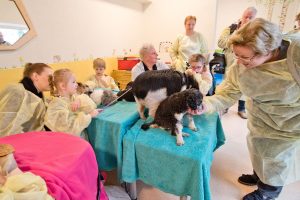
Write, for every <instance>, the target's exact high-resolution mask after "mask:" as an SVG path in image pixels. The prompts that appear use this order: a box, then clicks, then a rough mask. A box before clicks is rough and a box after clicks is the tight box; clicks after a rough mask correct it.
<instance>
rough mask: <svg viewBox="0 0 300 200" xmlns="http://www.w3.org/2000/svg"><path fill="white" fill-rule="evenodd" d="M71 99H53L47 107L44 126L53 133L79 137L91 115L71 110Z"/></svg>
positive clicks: (88, 122)
mask: <svg viewBox="0 0 300 200" xmlns="http://www.w3.org/2000/svg"><path fill="white" fill-rule="evenodd" d="M70 105H71V99H69V98H66V97H54V98H53V99H52V100H51V102H50V103H49V105H48V108H47V112H46V115H45V125H46V126H47V127H48V128H49V129H50V130H51V131H55V132H65V133H70V134H72V135H76V136H81V133H82V131H83V130H84V129H85V128H86V127H88V125H89V124H90V122H91V115H89V114H86V113H84V112H82V111H80V110H78V111H76V112H73V111H72V110H71V107H70Z"/></svg>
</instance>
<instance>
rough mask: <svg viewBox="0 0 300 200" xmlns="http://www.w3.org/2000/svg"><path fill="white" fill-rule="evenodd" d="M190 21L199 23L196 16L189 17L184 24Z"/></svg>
mask: <svg viewBox="0 0 300 200" xmlns="http://www.w3.org/2000/svg"><path fill="white" fill-rule="evenodd" d="M189 20H194V21H195V22H197V18H196V17H195V16H192V15H189V16H187V17H186V18H185V19H184V24H186V22H187V21H189Z"/></svg>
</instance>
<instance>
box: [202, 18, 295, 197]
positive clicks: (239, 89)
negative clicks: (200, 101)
mask: <svg viewBox="0 0 300 200" xmlns="http://www.w3.org/2000/svg"><path fill="white" fill-rule="evenodd" d="M229 46H230V47H231V48H232V49H233V53H234V56H235V58H236V59H237V62H235V64H234V66H232V67H231V68H230V70H229V71H228V74H227V77H226V79H225V81H223V83H222V84H221V85H220V86H219V87H217V91H216V94H215V95H214V96H212V97H205V98H204V105H205V107H206V108H207V110H209V111H213V110H219V111H220V110H223V109H225V108H228V107H230V106H232V105H233V104H234V103H235V102H236V101H237V100H238V99H239V98H240V97H241V95H242V94H245V95H246V96H247V97H248V99H247V102H246V107H247V110H248V111H249V112H248V119H249V120H248V129H249V131H250V132H249V135H248V136H247V142H248V149H249V152H250V158H251V161H252V166H253V169H254V172H255V173H254V174H253V175H243V176H241V177H240V178H239V181H240V180H242V181H240V182H242V183H244V184H248V185H251V184H253V183H254V184H257V186H258V189H257V190H255V191H253V192H252V193H249V194H247V195H246V196H244V198H243V199H244V200H263V199H275V198H276V197H278V195H279V194H280V192H281V190H282V187H283V186H284V185H286V184H289V183H292V182H295V181H297V180H300V87H299V85H300V80H299V79H298V78H299V74H300V54H299V51H300V38H295V37H294V38H293V40H283V39H282V34H281V32H280V30H279V28H278V27H277V25H275V24H273V23H271V22H268V21H266V20H264V19H261V18H257V19H254V20H253V21H251V22H249V23H247V24H245V25H244V26H243V27H241V28H240V29H239V30H237V31H236V32H235V33H234V34H233V35H232V36H231V38H230V39H229ZM297 76H298V78H297Z"/></svg>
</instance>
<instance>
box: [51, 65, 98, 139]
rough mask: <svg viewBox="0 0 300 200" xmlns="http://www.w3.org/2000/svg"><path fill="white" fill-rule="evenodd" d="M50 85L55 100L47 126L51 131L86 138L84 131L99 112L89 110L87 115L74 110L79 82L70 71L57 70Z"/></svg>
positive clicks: (52, 101) (53, 100)
mask: <svg viewBox="0 0 300 200" xmlns="http://www.w3.org/2000/svg"><path fill="white" fill-rule="evenodd" d="M50 85H51V91H50V92H51V95H52V96H54V98H53V99H52V100H51V102H50V103H49V105H48V108H47V112H46V115H45V125H46V126H47V127H48V128H49V129H50V130H51V131H55V132H65V133H70V134H72V135H76V136H81V137H85V135H84V133H83V130H84V129H85V128H86V127H87V126H88V125H89V124H90V122H91V119H92V117H95V116H97V115H98V114H99V110H98V109H88V111H89V113H86V112H84V111H81V110H80V109H77V108H76V109H74V108H73V106H74V105H73V102H76V101H75V97H74V95H75V94H76V92H77V82H76V79H75V77H74V75H73V73H72V72H71V71H70V70H69V69H60V70H56V71H55V72H54V74H53V77H52V78H51V79H50ZM76 103H77V102H76ZM77 107H80V105H78V106H77Z"/></svg>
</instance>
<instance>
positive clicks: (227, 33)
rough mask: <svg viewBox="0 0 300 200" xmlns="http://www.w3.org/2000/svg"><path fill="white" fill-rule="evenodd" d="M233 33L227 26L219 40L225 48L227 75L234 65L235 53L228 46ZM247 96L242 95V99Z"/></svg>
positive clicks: (220, 45) (221, 46) (219, 45)
mask: <svg viewBox="0 0 300 200" xmlns="http://www.w3.org/2000/svg"><path fill="white" fill-rule="evenodd" d="M230 36H231V34H230V28H229V27H227V28H225V29H224V30H223V32H222V33H221V36H220V38H219V40H218V47H220V48H222V49H224V55H225V60H226V68H225V70H226V72H225V76H226V74H227V71H228V70H229V69H230V67H231V66H234V62H236V61H235V59H234V54H233V52H232V50H231V49H230V48H229V47H228V46H227V43H228V40H229V38H230ZM245 98H246V97H245V96H244V95H242V96H241V98H240V100H242V101H245Z"/></svg>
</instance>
